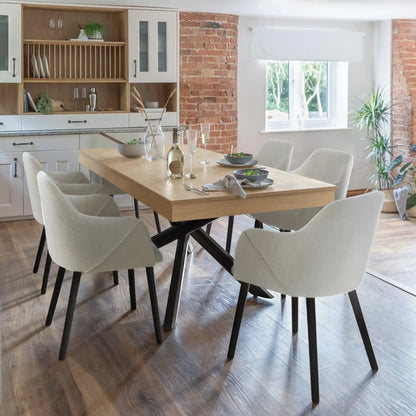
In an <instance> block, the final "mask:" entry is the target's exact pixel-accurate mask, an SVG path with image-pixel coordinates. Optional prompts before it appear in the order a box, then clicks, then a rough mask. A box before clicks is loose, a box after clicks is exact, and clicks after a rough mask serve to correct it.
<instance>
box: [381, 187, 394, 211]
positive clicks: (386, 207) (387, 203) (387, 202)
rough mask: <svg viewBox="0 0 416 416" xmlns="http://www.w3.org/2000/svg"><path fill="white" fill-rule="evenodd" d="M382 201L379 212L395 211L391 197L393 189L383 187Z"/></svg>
mask: <svg viewBox="0 0 416 416" xmlns="http://www.w3.org/2000/svg"><path fill="white" fill-rule="evenodd" d="M382 192H383V194H384V202H383V207H382V208H381V212H397V207H396V201H395V200H394V197H393V189H384V190H383V191H382Z"/></svg>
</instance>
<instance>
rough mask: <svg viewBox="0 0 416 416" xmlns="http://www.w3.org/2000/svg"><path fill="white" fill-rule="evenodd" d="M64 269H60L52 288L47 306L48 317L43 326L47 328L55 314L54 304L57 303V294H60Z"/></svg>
mask: <svg viewBox="0 0 416 416" xmlns="http://www.w3.org/2000/svg"><path fill="white" fill-rule="evenodd" d="M64 276H65V269H64V268H63V267H60V268H59V270H58V274H57V276H56V280H55V286H54V287H53V294H52V299H51V303H50V305H49V310H48V315H47V317H46V322H45V325H46V326H49V325H50V324H51V323H52V319H53V315H54V313H55V309H56V304H57V303H58V298H59V294H60V293H61V287H62V282H63V281H64Z"/></svg>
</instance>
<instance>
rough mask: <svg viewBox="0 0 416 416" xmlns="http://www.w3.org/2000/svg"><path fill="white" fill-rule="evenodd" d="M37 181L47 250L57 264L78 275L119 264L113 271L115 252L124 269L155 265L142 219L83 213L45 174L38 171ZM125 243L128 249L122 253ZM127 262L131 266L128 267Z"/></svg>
mask: <svg viewBox="0 0 416 416" xmlns="http://www.w3.org/2000/svg"><path fill="white" fill-rule="evenodd" d="M37 179H38V186H39V195H40V200H41V207H42V212H43V218H44V222H45V231H46V239H47V241H48V249H49V253H50V255H51V258H52V260H53V261H54V262H55V263H56V264H57V265H59V266H61V267H64V268H65V269H67V270H71V271H78V272H90V271H102V270H119V267H118V266H120V265H118V266H117V267H116V268H113V267H112V265H111V264H110V263H111V262H110V263H109V259H111V258H113V259H114V253H116V252H117V251H120V253H118V260H117V261H119V262H121V263H122V264H123V266H124V267H126V268H127V269H128V268H132V267H141V266H146V267H147V265H153V264H154V263H155V252H154V249H153V245H152V243H151V240H150V236H149V232H148V230H147V228H146V226H145V224H144V223H143V221H142V220H139V219H137V218H135V217H131V216H126V217H97V216H91V215H86V214H83V213H81V212H80V211H78V210H77V209H76V208H75V207H74V205H72V204H71V202H70V201H69V200H68V198H67V197H66V195H65V194H63V193H62V191H61V190H60V189H59V187H58V186H57V185H56V184H55V183H54V182H53V181H52V179H51V178H49V177H48V175H47V174H46V173H45V172H39V174H38V178H37ZM126 241H127V242H129V248H128V250H127V249H126V250H124V248H127V246H126V245H125V244H124V243H125V242H126ZM132 250H133V251H132ZM127 251H128V252H127ZM123 259H126V261H123ZM129 262H130V263H131V266H132V267H127V265H128V264H130V263H129ZM103 265H105V266H108V267H104V266H103ZM120 267H121V266H120Z"/></svg>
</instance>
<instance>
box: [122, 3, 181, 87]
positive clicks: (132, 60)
mask: <svg viewBox="0 0 416 416" xmlns="http://www.w3.org/2000/svg"><path fill="white" fill-rule="evenodd" d="M177 20H178V15H177V12H176V11H157V10H129V19H128V21H129V24H128V27H129V37H128V43H129V82H131V83H142V82H177V76H178V44H177V43H178V42H177V39H178V33H177V32H178V24H177Z"/></svg>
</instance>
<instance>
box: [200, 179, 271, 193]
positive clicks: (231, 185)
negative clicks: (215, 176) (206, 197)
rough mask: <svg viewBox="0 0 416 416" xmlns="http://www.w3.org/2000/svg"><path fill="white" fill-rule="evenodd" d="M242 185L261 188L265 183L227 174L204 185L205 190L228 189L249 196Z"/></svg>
mask: <svg viewBox="0 0 416 416" xmlns="http://www.w3.org/2000/svg"><path fill="white" fill-rule="evenodd" d="M242 185H244V186H245V187H246V188H260V187H263V186H264V184H263V183H262V182H250V181H249V180H248V179H242V180H238V179H236V178H235V177H234V176H231V175H225V176H224V178H223V179H220V180H219V181H217V182H214V183H209V184H206V185H202V189H203V190H204V191H207V192H208V191H227V192H230V193H231V194H234V195H238V196H239V197H241V198H245V197H246V196H247V194H246V192H245V191H244V189H243V187H242Z"/></svg>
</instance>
